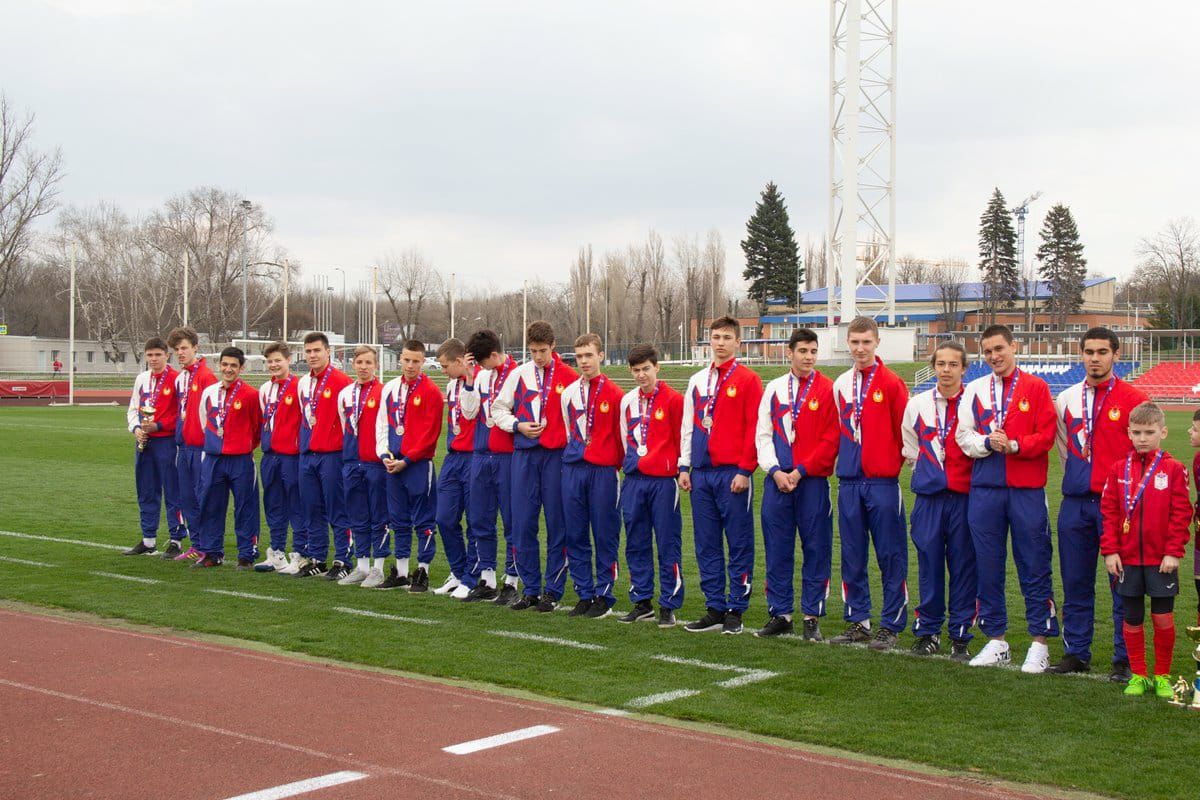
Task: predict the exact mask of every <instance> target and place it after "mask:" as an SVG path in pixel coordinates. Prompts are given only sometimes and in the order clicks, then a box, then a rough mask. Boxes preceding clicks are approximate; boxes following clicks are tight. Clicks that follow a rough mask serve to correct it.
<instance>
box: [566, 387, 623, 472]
mask: <svg viewBox="0 0 1200 800" xmlns="http://www.w3.org/2000/svg"><path fill="white" fill-rule="evenodd" d="M583 384H584V379H583V378H579V379H578V380H577V381H575V382H574V383H572V384H571V385H570V386H568V387H567V388H566V389H565V390H564V391H563V395H562V406H563V408H562V417H563V426H564V428H565V430H566V432H567V446H566V449H565V451H564V452H563V463H564V464H571V463H576V462H579V461H586V462H587V463H589V464H595V465H597V466H601V467H613V468H614V469H615V468H616V467H617V466H619V465H620V463H621V457H622V456H623V455H624V454H625V453H624V450H622V448H621V400H622V399H623V398H624V397H625V395H624V393H623V392H622V391H621V390H620V388H618V387H617V385H616V384H615V383H614V382H613V381H612V380H611V379H610V378H609V377H608V376H606V375H597V376H596V377H595V378H592V379H591V380H590V381H588V382H587V384H588V388H587V390H586V391H584V396H582V397H581V396H580V392H581V390H582V388H583ZM585 399H586V403H585V402H584V401H585ZM589 418H590V419H591V421H592V422H591V424H592V428H591V436H590V438H591V441H590V443H589V442H588V437H587V433H588V430H587V426H588V419H589Z"/></svg>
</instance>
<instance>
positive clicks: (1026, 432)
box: [955, 369, 1058, 489]
mask: <svg viewBox="0 0 1200 800" xmlns="http://www.w3.org/2000/svg"><path fill="white" fill-rule="evenodd" d="M1018 376H1020V377H1019V378H1018ZM993 377H994V376H993V375H984V376H983V377H981V378H976V379H975V380H973V381H971V382H970V383H968V384H967V390H966V392H965V393H964V394H963V399H962V401H961V407H960V408H959V413H958V432H957V433H956V434H955V438H957V439H958V446H959V447H961V448H962V451H963V452H964V453H966V454H967V455H968V456H970V457H971V458H974V459H975V466H974V469H973V470H972V471H971V486H972V487H988V488H1004V487H1009V488H1013V489H1044V488H1045V486H1046V470H1047V468H1048V467H1049V465H1050V448H1051V447H1053V446H1054V437H1055V435H1056V432H1057V429H1058V428H1057V424H1056V421H1055V420H1056V414H1055V411H1054V401H1053V400H1052V399H1051V398H1050V387H1048V386H1047V385H1046V382H1045V381H1044V380H1042V379H1041V378H1039V377H1037V376H1036V375H1030V374H1029V373H1027V372H1022V371H1021V370H1020V369H1017V370H1014V371H1013V373H1012V374H1011V375H1009V376H1008V377H1007V378H1004V379H1003V380H1001V379H1000V378H996V390H995V392H994V394H995V401H996V402H997V403H998V404H999V405H1000V406H1001V407H1003V406H1004V402H1005V398H1008V397H1009V391H1010V389H1011V387H1012V382H1013V381H1014V380H1016V381H1017V386H1016V389H1015V390H1013V393H1012V399H1011V400H1010V401H1009V403H1008V411H1007V415H1006V416H1005V418H1004V425H1003V430H1004V432H1005V433H1006V434H1008V438H1009V439H1015V440H1016V441H1017V444H1018V446H1019V447H1020V450H1019V451H1018V452H1017V453H1015V454H1008V453H997V452H995V451H994V450H992V449H991V448H989V447H988V443H987V437H988V434H990V433H991V432H992V430H993V425H995V423H996V412H995V411H994V410H993V408H992V404H993V399H992V396H993V391H992V378H993Z"/></svg>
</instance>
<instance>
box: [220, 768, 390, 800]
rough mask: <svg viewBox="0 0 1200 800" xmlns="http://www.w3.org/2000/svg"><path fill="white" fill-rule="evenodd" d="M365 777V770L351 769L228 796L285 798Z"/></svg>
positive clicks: (241, 799)
mask: <svg viewBox="0 0 1200 800" xmlns="http://www.w3.org/2000/svg"><path fill="white" fill-rule="evenodd" d="M365 777H367V774H366V773H365V772H351V771H350V770H344V771H342V772H331V773H329V774H328V775H320V776H318V777H316V778H307V779H305V780H302V781H294V782H292V783H285V784H283V785H281V786H272V787H271V788H270V789H261V790H259V791H257V792H250V793H249V794H239V795H237V796H236V797H230V798H228V800H283V798H285V797H295V796H296V795H298V794H308V793H309V792H315V791H316V790H317V789H326V788H328V787H330V786H341V785H342V784H343V783H352V782H354V781H361V780H362V779H363V778H365Z"/></svg>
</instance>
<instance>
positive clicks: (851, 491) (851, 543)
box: [838, 478, 908, 633]
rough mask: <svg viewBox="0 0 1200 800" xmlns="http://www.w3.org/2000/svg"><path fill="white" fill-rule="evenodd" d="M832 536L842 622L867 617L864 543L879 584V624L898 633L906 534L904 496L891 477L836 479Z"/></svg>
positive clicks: (904, 603) (904, 608)
mask: <svg viewBox="0 0 1200 800" xmlns="http://www.w3.org/2000/svg"><path fill="white" fill-rule="evenodd" d="M838 537H839V538H840V540H841V543H842V599H843V600H844V601H845V604H846V609H845V614H844V615H845V619H846V621H847V622H862V621H864V620H868V619H870V618H871V587H870V585H869V584H868V583H867V560H868V546H869V544H874V545H875V561H876V563H877V564H878V565H879V574H880V577H881V578H882V582H883V610H882V612H881V614H880V620H879V622H880V624H881V625H882V626H883V627H884V628H887V629H888V630H889V631H895V632H896V633H899V632H900V631H902V630H904V628H905V625H906V622H907V621H906V620H905V614H907V613H908V534H907V532H906V531H905V526H904V499H903V497H902V496H901V494H900V483H899V481H897V480H895V479H890V480H889V479H886V478H879V479H873V478H860V479H857V480H851V479H844V480H842V481H840V482H839V483H838Z"/></svg>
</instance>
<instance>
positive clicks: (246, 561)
mask: <svg viewBox="0 0 1200 800" xmlns="http://www.w3.org/2000/svg"><path fill="white" fill-rule="evenodd" d="M237 568H238V569H254V559H252V558H239V559H238V560H237Z"/></svg>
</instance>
